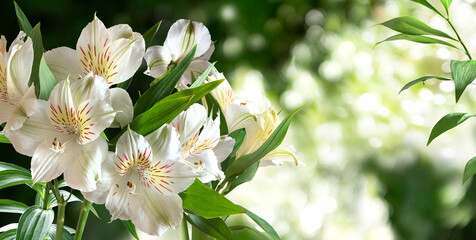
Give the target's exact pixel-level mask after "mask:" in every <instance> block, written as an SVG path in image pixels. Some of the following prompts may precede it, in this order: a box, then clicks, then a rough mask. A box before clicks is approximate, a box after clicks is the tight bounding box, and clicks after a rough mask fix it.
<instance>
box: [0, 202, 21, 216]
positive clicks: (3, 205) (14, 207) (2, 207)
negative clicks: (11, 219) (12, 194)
mask: <svg viewBox="0 0 476 240" xmlns="http://www.w3.org/2000/svg"><path fill="white" fill-rule="evenodd" d="M27 208H28V206H27V205H26V204H24V203H22V202H17V201H14V200H10V199H0V212H2V213H20V214H21V213H23V212H25V210H26V209H27Z"/></svg>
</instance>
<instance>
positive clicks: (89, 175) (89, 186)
mask: <svg viewBox="0 0 476 240" xmlns="http://www.w3.org/2000/svg"><path fill="white" fill-rule="evenodd" d="M66 147H68V148H66ZM64 151H65V153H66V154H67V156H65V157H67V158H68V166H67V168H66V170H65V173H64V180H65V182H66V184H68V186H70V187H71V188H74V189H77V190H80V191H85V192H91V191H94V190H95V189H96V182H97V181H98V180H99V174H100V172H101V163H102V162H103V161H104V159H105V158H106V155H107V143H106V140H104V139H103V138H98V139H97V140H96V141H94V142H91V143H89V144H85V145H79V144H77V143H75V142H74V144H73V143H72V144H71V147H69V146H65V149H64Z"/></svg>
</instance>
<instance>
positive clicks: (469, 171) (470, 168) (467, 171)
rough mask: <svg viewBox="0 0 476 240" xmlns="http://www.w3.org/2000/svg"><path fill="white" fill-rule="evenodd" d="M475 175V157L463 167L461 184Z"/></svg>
mask: <svg viewBox="0 0 476 240" xmlns="http://www.w3.org/2000/svg"><path fill="white" fill-rule="evenodd" d="M474 174H476V157H473V158H471V160H469V161H468V162H467V163H466V166H464V173H463V183H465V182H466V181H467V180H468V179H469V178H470V177H471V176H473V175H474Z"/></svg>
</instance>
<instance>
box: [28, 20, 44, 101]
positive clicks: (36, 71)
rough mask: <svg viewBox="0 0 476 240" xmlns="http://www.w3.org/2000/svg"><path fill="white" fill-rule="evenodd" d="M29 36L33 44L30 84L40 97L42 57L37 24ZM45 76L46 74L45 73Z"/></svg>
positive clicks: (40, 38) (41, 41)
mask: <svg viewBox="0 0 476 240" xmlns="http://www.w3.org/2000/svg"><path fill="white" fill-rule="evenodd" d="M29 36H30V37H31V40H32V42H33V67H32V69H31V76H30V84H31V83H33V84H35V94H36V96H40V86H41V83H40V62H41V58H42V57H43V40H42V37H41V30H40V24H39V23H38V24H36V25H35V27H34V28H33V30H32V31H31V34H30V35H29ZM46 75H47V73H45V76H46ZM43 95H44V94H43ZM43 100H45V99H43Z"/></svg>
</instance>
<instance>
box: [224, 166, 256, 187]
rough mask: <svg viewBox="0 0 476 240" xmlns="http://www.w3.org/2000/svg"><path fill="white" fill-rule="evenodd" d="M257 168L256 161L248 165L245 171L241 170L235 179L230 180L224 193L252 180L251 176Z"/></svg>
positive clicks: (252, 176) (253, 175)
mask: <svg viewBox="0 0 476 240" xmlns="http://www.w3.org/2000/svg"><path fill="white" fill-rule="evenodd" d="M258 168H259V162H256V163H254V164H253V165H251V166H250V167H248V168H247V169H246V170H245V171H243V173H241V174H240V175H238V176H237V177H236V178H235V179H233V180H232V181H230V183H229V185H228V187H227V189H226V191H225V192H224V194H228V193H229V192H231V191H232V190H233V189H235V188H236V187H238V186H239V185H241V184H243V183H246V182H249V181H251V180H253V178H254V177H255V175H256V172H257V171H258Z"/></svg>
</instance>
